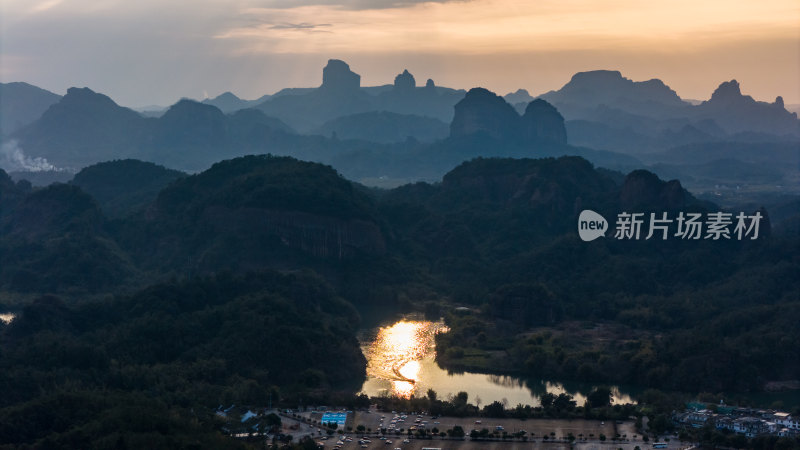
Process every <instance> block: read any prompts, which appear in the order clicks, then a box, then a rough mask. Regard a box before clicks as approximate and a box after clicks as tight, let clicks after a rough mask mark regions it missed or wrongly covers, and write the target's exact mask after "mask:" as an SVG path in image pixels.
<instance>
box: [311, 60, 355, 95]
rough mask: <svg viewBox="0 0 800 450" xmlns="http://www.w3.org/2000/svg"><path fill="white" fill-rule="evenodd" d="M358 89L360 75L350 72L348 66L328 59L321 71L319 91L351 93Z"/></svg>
mask: <svg viewBox="0 0 800 450" xmlns="http://www.w3.org/2000/svg"><path fill="white" fill-rule="evenodd" d="M360 87H361V75H359V74H357V73H355V72H353V71H352V70H350V66H349V65H347V63H346V62H344V61H342V60H340V59H329V60H328V65H326V66H325V68H324V69H322V86H320V88H321V89H325V90H335V91H351V90H358V89H359V88H360Z"/></svg>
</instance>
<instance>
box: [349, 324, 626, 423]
mask: <svg viewBox="0 0 800 450" xmlns="http://www.w3.org/2000/svg"><path fill="white" fill-rule="evenodd" d="M448 331H449V330H448V328H447V326H446V325H445V324H444V323H443V322H441V321H439V322H433V321H428V320H412V319H402V320H399V321H396V322H394V323H390V324H387V325H385V326H381V327H377V328H374V329H370V330H364V331H363V332H362V333H361V335H360V336H359V340H360V342H361V348H362V351H363V352H364V356H366V358H367V380H366V381H365V382H364V385H363V386H362V388H361V392H363V393H365V394H367V395H369V396H375V397H379V396H396V397H403V398H409V397H410V396H412V395H413V396H415V397H419V396H424V395H426V393H427V392H428V389H433V390H434V391H436V393H437V394H438V396H439V398H443V399H446V398H448V397H449V396H455V395H456V394H457V393H458V392H461V391H464V392H466V393H467V394H469V402H470V403H473V404H479V406H480V405H487V404H489V403H492V402H494V401H499V402H502V403H504V404H506V405H507V406H509V407H513V406H516V405H517V404H520V403H521V404H523V405H531V406H538V405H539V404H540V403H539V398H540V397H541V395H542V394H544V393H545V392H550V393H553V394H556V395H557V394H560V393H568V394H570V395H572V396H573V397H575V401H577V403H578V405H582V404H583V402H584V401H585V399H586V397H585V396H584V394H585V393H588V392H590V391H591V389H592V387H593V386H591V385H587V384H583V383H581V384H574V385H573V384H569V383H566V384H565V383H560V382H551V381H545V380H538V381H529V380H523V379H521V378H517V377H513V376H504V375H489V374H481V373H471V372H464V373H448V372H447V370H445V369H442V368H441V367H439V365H438V364H437V363H436V361H435V358H436V342H435V336H436V334H437V333H447V332H448ZM611 391H612V394H613V401H614V403H615V404H618V403H632V402H634V400H633V399H632V398H631V397H630V395H628V394H625V393H623V392H620V390H619V388H617V387H612V388H611Z"/></svg>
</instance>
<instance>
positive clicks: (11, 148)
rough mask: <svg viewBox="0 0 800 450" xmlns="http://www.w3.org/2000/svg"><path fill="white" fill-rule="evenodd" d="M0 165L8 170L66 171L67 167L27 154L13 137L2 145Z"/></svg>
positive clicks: (0, 147)
mask: <svg viewBox="0 0 800 450" xmlns="http://www.w3.org/2000/svg"><path fill="white" fill-rule="evenodd" d="M0 167H2V168H3V169H4V170H5V171H6V172H66V171H68V170H67V169H63V168H60V167H56V166H55V165H53V164H50V162H48V161H47V159H46V158H41V157H35V158H31V157H29V156H27V155H25V152H23V151H22V148H20V147H19V145H17V141H16V140H14V139H12V140H10V141H6V142H3V143H2V144H1V145H0Z"/></svg>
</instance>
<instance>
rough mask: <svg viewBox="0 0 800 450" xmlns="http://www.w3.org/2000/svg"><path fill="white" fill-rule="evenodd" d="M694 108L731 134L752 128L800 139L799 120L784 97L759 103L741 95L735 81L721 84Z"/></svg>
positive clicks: (699, 115)
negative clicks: (785, 102)
mask: <svg viewBox="0 0 800 450" xmlns="http://www.w3.org/2000/svg"><path fill="white" fill-rule="evenodd" d="M693 109H694V110H695V111H694V113H695V115H696V116H697V117H700V118H704V119H713V120H714V121H715V122H716V123H718V124H719V125H720V126H721V127H722V128H723V129H725V130H726V131H727V132H728V133H730V134H734V133H737V132H741V131H753V132H762V133H768V134H775V135H793V136H794V137H796V138H800V120H798V119H797V114H796V113H790V112H789V111H787V110H786V109H785V107H784V104H783V98H781V97H777V98H776V99H775V102H773V103H766V102H758V101H756V100H754V99H753V97H750V96H749V95H742V92H741V90H740V88H739V82H737V81H736V80H731V81H727V82H724V83H722V84H720V85H719V87H718V88H717V89H716V90H715V91H714V93H713V94H712V95H711V98H710V99H709V100H708V101H705V102H703V103H701V104H700V105H697V106H696V107H694V108H693Z"/></svg>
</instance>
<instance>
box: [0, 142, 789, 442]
mask: <svg viewBox="0 0 800 450" xmlns="http://www.w3.org/2000/svg"><path fill="white" fill-rule="evenodd" d="M123 174H124V175H123ZM140 175H141V176H140ZM142 180H147V182H143V181H142ZM583 209H592V210H594V211H597V212H599V213H600V214H602V215H603V216H604V217H607V218H613V217H616V214H618V213H619V212H622V211H636V212H643V213H648V212H667V213H670V214H676V213H677V212H680V211H682V212H698V213H703V214H705V213H708V212H713V211H718V210H719V207H718V206H716V205H714V204H712V203H709V202H706V201H701V200H698V199H696V198H695V197H694V196H692V195H691V194H690V193H689V192H687V191H686V190H685V189H683V188H682V187H681V185H680V183H679V182H678V181H674V180H673V181H669V182H667V181H663V180H661V179H659V178H658V177H657V176H655V175H654V174H652V173H650V172H646V171H642V170H637V171H633V172H631V173H629V174H622V173H618V172H613V171H609V170H605V169H597V168H595V167H593V166H592V164H590V163H589V162H588V161H586V160H585V159H582V158H580V157H561V158H557V159H556V158H544V159H500V158H478V159H475V160H472V161H469V162H465V163H463V164H461V165H460V166H458V167H456V168H455V169H453V170H452V171H450V172H449V173H448V174H447V175H446V176H445V177H444V178H443V180H442V182H441V183H435V184H427V183H417V184H412V185H406V186H403V187H400V188H396V189H393V190H378V189H369V188H366V187H364V186H361V185H358V184H356V183H352V182H350V181H348V180H347V179H345V178H343V177H342V176H341V175H339V174H338V173H337V172H336V171H334V170H333V169H332V168H330V167H328V166H324V165H321V164H317V163H308V162H301V161H298V160H295V159H293V158H288V157H274V156H268V155H267V156H247V157H241V158H236V159H232V160H228V161H223V162H220V163H217V164H215V165H214V166H213V167H211V168H210V169H208V170H207V171H204V172H201V173H198V174H194V175H185V174H182V173H179V172H175V171H170V170H167V169H164V168H161V167H158V166H154V165H150V164H143V163H139V162H135V161H130V160H126V161H115V162H110V163H103V164H99V165H96V166H92V167H89V168H87V169H84V171H82V172H81V173H79V174H78V175H77V176H76V177H75V179H74V181H73V182H71V183H69V184H53V185H50V186H48V187H44V188H33V187H32V186H30V184H28V183H25V182H18V183H14V182H13V181H12V180H11V179H10V178H9V177H8V176H7V175H6V174H5V173H4V172H0V258H1V259H2V265H0V290H2V293H3V296H2V297H0V312H4V311H9V312H11V313H14V314H15V315H16V317H15V318H14V319H13V320H12V321H11V322H10V323H8V324H3V323H2V322H0V388H2V391H3V392H4V395H3V396H2V398H0V442H2V443H4V444H8V445H10V446H21V445H37V446H40V447H64V446H69V447H89V446H97V447H113V446H115V445H116V446H119V445H121V444H123V445H122V446H123V447H124V446H130V447H137V446H141V445H139V444H140V443H142V442H148V443H149V445H148V446H150V447H153V448H157V447H162V448H174V447H181V446H186V447H188V446H191V445H193V444H196V445H199V443H201V442H202V443H205V444H204V445H206V444H207V443H208V442H214V440H215V439H219V437H218V435H217V434H216V431H215V430H217V429H218V427H219V424H218V423H217V422H216V421H215V419H214V417H213V413H212V410H213V408H215V407H217V406H218V405H220V404H231V403H236V404H252V405H262V406H263V405H265V404H267V403H268V402H269V401H270V400H271V401H272V402H274V403H276V404H278V403H280V402H288V403H289V404H294V405H296V404H297V403H298V402H327V401H329V400H331V398H332V397H331V396H337V395H341V396H345V397H346V396H348V395H352V394H353V393H355V392H357V390H358V389H359V388H360V385H361V382H362V381H363V377H364V374H365V360H364V357H363V356H362V354H361V351H360V349H359V347H358V342H357V341H356V339H355V333H356V330H357V329H358V327H359V326H360V317H359V316H360V314H365V313H374V312H375V311H378V312H379V313H380V314H382V315H383V317H390V316H391V315H392V314H394V313H395V312H398V311H403V312H410V311H413V310H418V311H424V312H425V313H426V314H428V315H430V316H432V317H440V316H443V317H445V319H446V322H447V324H448V326H449V327H450V332H448V333H445V334H440V335H439V336H438V340H437V345H438V350H439V351H438V359H439V362H440V363H441V364H443V365H444V366H445V367H447V368H450V369H454V370H458V369H464V368H470V369H473V370H479V371H486V372H503V373H516V374H520V375H524V376H530V377H546V378H559V379H565V380H581V381H591V382H597V383H615V384H616V383H627V384H635V385H640V386H647V387H653V388H658V389H662V390H667V391H675V390H677V391H686V390H691V391H693V392H694V393H699V392H709V393H718V392H747V391H757V390H761V389H763V388H764V386H765V384H766V383H767V382H770V381H783V380H795V379H798V378H800V350H798V348H797V346H796V345H794V343H796V342H798V340H800V334H798V333H800V330H798V328H797V327H796V324H797V322H798V320H800V298H799V296H798V293H800V277H798V276H797V275H798V273H800V257H798V250H800V238H799V237H798V236H800V233H798V232H797V230H794V229H793V228H792V227H788V228H787V227H785V226H783V227H781V226H779V225H781V224H786V223H789V224H791V223H800V222H797V218H796V217H793V216H791V215H788V216H786V217H784V218H782V219H781V223H780V224H779V223H775V224H772V223H771V222H770V221H769V211H767V210H763V209H762V210H761V211H760V212H761V213H763V215H764V216H765V221H763V223H762V224H761V230H760V236H759V239H756V240H749V239H748V240H736V239H731V240H720V241H712V240H703V239H701V240H681V239H677V238H675V239H667V240H618V239H614V238H613V237H612V233H607V235H606V237H605V238H601V239H598V240H596V241H593V242H583V241H581V240H580V239H579V238H578V235H577V228H576V224H577V217H578V214H579V213H580V211H581V210H583ZM744 212H745V213H747V214H751V213H753V212H754V211H744ZM793 221H794V222H793ZM773 228H774V230H775V231H774V232H773ZM778 230H780V232H779V231H778ZM649 395H651V396H653V395H655V394H652V393H651V394H649ZM440 406H442V407H444V405H443V404H442V405H440ZM579 406H582V405H579ZM219 442H220V444H219V445H215V447H220V448H222V447H225V446H229V445H233V444H231V443H230V442H227V441H219Z"/></svg>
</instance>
